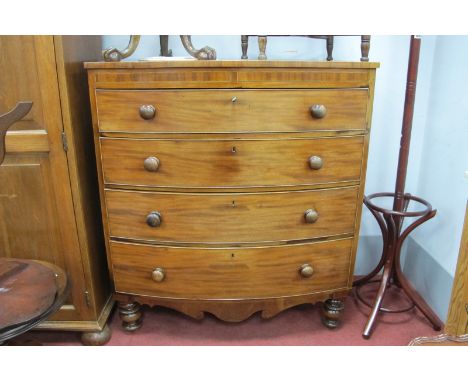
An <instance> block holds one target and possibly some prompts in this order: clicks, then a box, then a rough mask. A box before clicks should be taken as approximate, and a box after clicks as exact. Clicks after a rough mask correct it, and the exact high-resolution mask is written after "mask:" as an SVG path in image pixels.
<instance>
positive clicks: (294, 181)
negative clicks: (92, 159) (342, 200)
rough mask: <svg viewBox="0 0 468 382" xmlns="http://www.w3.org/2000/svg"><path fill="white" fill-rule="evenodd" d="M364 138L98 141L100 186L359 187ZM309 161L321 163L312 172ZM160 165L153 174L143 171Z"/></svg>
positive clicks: (105, 139) (104, 139)
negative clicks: (152, 163) (151, 163)
mask: <svg viewBox="0 0 468 382" xmlns="http://www.w3.org/2000/svg"><path fill="white" fill-rule="evenodd" d="M362 144H363V137H361V136H357V137H352V138H326V139H288V140H241V141H234V140H222V141H206V140H178V141H173V140H139V139H135V140H133V139H132V140H127V139H110V138H101V152H102V166H103V169H104V171H103V172H104V181H105V183H108V184H127V185H144V186H161V187H171V186H172V187H201V188H206V187H250V186H275V185H276V186H284V185H307V184H317V183H329V182H343V181H358V180H359V177H360V173H361V171H360V170H361V159H362ZM311 156H319V157H320V158H321V159H322V161H323V166H322V168H320V169H312V168H311V166H310V164H309V158H310V157H311ZM150 157H155V158H157V159H158V161H159V165H158V167H157V170H156V171H148V170H146V169H145V167H144V161H145V159H147V158H150Z"/></svg>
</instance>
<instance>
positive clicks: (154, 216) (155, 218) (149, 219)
mask: <svg viewBox="0 0 468 382" xmlns="http://www.w3.org/2000/svg"><path fill="white" fill-rule="evenodd" d="M161 221H162V217H161V214H160V213H159V212H158V211H152V212H150V213H149V214H148V216H146V224H148V225H149V226H150V227H159V226H160V225H161Z"/></svg>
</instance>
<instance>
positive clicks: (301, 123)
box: [96, 89, 368, 133]
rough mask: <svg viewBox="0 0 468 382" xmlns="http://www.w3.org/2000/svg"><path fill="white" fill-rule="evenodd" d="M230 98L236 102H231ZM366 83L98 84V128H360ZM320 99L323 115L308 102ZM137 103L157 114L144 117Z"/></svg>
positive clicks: (172, 130) (181, 130) (173, 130)
mask: <svg viewBox="0 0 468 382" xmlns="http://www.w3.org/2000/svg"><path fill="white" fill-rule="evenodd" d="M233 100H235V102H233ZM367 101H368V90H367V89H351V90H348V89H341V90H160V91H144V90H139V91H124V90H120V91H119V90H116V91H108V90H98V91H97V92H96V102H97V111H98V120H99V121H98V123H99V130H100V131H116V132H167V133H184V132H192V133H201V132H203V133H206V132H211V133H215V132H217V133H223V132H304V131H312V130H346V129H354V130H355V129H365V128H366V111H367ZM314 104H321V105H325V107H326V109H327V113H326V115H325V116H324V117H323V118H314V117H312V115H311V113H310V107H311V106H312V105H314ZM142 105H153V106H154V107H155V109H156V114H155V117H154V118H153V119H150V120H145V119H143V118H142V117H141V116H140V111H139V110H140V107H141V106H142Z"/></svg>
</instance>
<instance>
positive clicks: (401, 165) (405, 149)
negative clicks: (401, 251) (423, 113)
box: [393, 36, 421, 211]
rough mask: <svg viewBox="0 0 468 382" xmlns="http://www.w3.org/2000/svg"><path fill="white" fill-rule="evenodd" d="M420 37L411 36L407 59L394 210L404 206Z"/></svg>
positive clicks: (399, 209) (401, 208)
mask: <svg viewBox="0 0 468 382" xmlns="http://www.w3.org/2000/svg"><path fill="white" fill-rule="evenodd" d="M420 47H421V38H420V37H419V36H411V44H410V53H409V60H408V76H407V79H406V96H405V108H404V112H403V126H402V129H401V140H400V154H399V157H398V168H397V178H396V184H395V200H394V202H393V210H394V211H402V210H403V207H404V195H405V183H406V173H407V170H408V156H409V148H410V141H411V128H412V125H413V113H414V100H415V97H416V82H417V79H418V64H419V51H420Z"/></svg>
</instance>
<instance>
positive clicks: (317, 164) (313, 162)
mask: <svg viewBox="0 0 468 382" xmlns="http://www.w3.org/2000/svg"><path fill="white" fill-rule="evenodd" d="M309 166H310V168H311V169H312V170H320V169H321V168H322V167H323V159H322V158H320V157H319V156H317V155H312V156H311V157H310V158H309Z"/></svg>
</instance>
